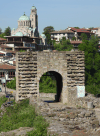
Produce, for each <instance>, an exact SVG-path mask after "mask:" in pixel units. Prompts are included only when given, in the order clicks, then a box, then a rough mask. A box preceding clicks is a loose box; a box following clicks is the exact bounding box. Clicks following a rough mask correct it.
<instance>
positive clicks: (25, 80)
mask: <svg viewBox="0 0 100 136" xmlns="http://www.w3.org/2000/svg"><path fill="white" fill-rule="evenodd" d="M36 77H37V53H36V52H21V53H20V52H17V53H16V101H18V100H22V99H24V98H26V97H30V96H31V95H32V94H34V95H35V94H37V82H36Z"/></svg>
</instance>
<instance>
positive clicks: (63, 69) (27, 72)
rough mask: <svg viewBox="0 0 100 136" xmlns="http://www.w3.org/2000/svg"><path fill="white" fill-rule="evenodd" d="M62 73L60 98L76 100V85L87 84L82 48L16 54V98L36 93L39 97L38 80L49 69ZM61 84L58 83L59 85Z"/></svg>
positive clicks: (72, 102)
mask: <svg viewBox="0 0 100 136" xmlns="http://www.w3.org/2000/svg"><path fill="white" fill-rule="evenodd" d="M49 71H51V72H55V73H56V74H59V75H61V77H62V81H61V82H62V92H61V101H62V102H63V103H69V104H74V103H75V100H76V99H77V90H76V86H84V85H85V84H84V82H85V66H84V52H82V51H73V52H71V51H61V52H59V51H48V50H45V51H40V52H22V53H17V55H16V87H17V88H16V89H17V95H16V100H18V99H23V98H25V97H30V95H31V94H33V95H34V94H36V95H37V96H38V97H39V81H40V78H41V76H42V75H43V74H44V73H46V72H49ZM58 88H59V87H58Z"/></svg>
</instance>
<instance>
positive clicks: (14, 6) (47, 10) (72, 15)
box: [0, 0, 100, 34]
mask: <svg viewBox="0 0 100 136" xmlns="http://www.w3.org/2000/svg"><path fill="white" fill-rule="evenodd" d="M33 4H34V6H36V8H37V14H38V28H39V32H40V34H41V33H42V32H43V29H44V28H45V27H46V26H53V27H54V29H55V30H60V29H62V30H64V29H66V28H67V27H68V26H70V27H75V26H78V27H81V28H82V27H86V28H87V27H100V0H2V1H0V28H2V30H3V31H4V30H5V28H7V27H8V26H9V27H11V29H13V28H17V26H18V23H17V21H18V19H19V18H20V16H22V15H23V14H24V12H25V14H26V15H27V16H30V11H31V10H30V9H31V7H32V6H33Z"/></svg>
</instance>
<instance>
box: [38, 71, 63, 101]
mask: <svg viewBox="0 0 100 136" xmlns="http://www.w3.org/2000/svg"><path fill="white" fill-rule="evenodd" d="M46 73H49V74H53V76H54V77H55V79H56V88H57V89H56V95H57V98H56V102H60V101H61V93H62V87H63V80H62V76H61V74H60V73H58V72H56V71H47V72H46ZM42 76H43V74H42ZM42 76H41V77H42ZM45 76H48V75H45ZM41 77H40V78H41Z"/></svg>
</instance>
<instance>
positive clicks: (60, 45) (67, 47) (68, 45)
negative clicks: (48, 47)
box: [54, 37, 73, 51]
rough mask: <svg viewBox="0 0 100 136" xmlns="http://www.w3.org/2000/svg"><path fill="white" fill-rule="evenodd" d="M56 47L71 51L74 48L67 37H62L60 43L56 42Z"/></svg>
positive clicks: (56, 48)
mask: <svg viewBox="0 0 100 136" xmlns="http://www.w3.org/2000/svg"><path fill="white" fill-rule="evenodd" d="M54 48H55V50H58V51H70V50H71V49H73V45H72V44H71V43H70V40H66V38H65V37H62V39H61V40H60V43H58V44H57V43H55V44H54Z"/></svg>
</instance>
